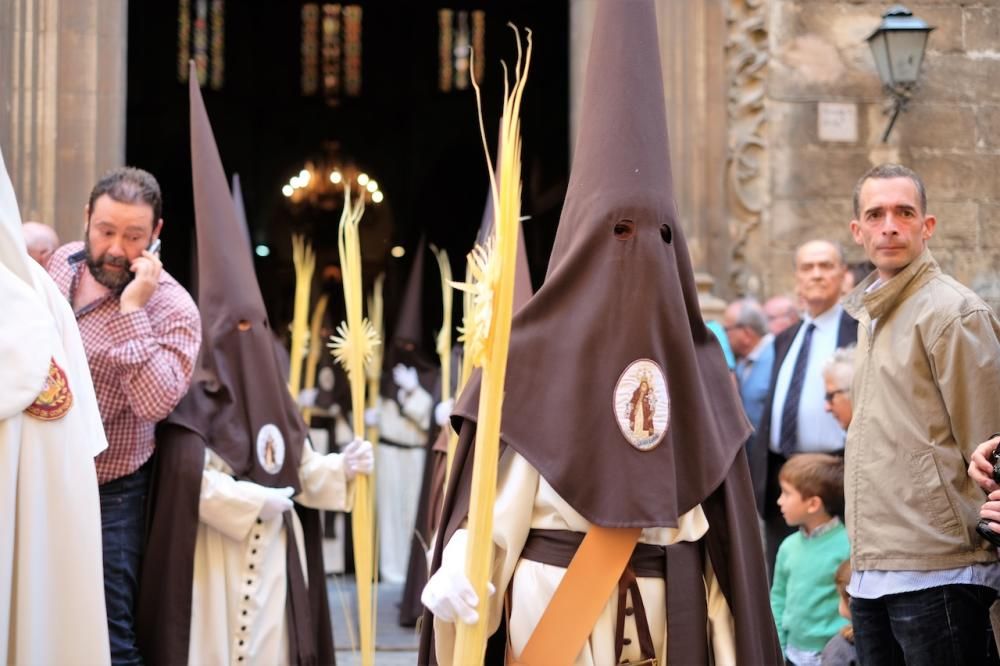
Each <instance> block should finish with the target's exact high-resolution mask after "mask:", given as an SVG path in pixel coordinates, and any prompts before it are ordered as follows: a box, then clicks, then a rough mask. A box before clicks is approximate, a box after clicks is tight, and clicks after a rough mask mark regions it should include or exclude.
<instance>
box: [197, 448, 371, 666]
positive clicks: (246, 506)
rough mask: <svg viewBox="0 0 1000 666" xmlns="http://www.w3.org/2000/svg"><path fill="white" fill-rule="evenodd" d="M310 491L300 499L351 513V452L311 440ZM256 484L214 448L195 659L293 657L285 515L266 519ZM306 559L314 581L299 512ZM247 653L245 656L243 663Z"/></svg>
mask: <svg viewBox="0 0 1000 666" xmlns="http://www.w3.org/2000/svg"><path fill="white" fill-rule="evenodd" d="M299 481H300V483H301V486H302V492H300V493H299V494H298V495H296V496H295V497H294V498H293V499H294V500H295V501H296V502H298V503H299V504H302V505H303V506H307V507H310V508H314V509H324V510H327V511H349V510H350V509H351V504H352V502H353V492H352V491H353V484H352V483H348V482H347V479H346V476H345V475H344V464H343V456H341V455H340V454H336V453H331V454H328V455H319V454H317V453H316V452H315V451H313V449H312V446H310V444H309V442H308V441H307V442H306V443H305V445H304V446H303V448H302V460H301V462H300V464H299ZM259 488H260V487H259V486H257V485H256V484H254V483H249V482H245V481H237V480H235V479H234V478H233V477H232V469H231V468H230V467H229V466H228V465H227V464H226V463H225V462H224V461H223V460H222V459H221V458H220V457H219V456H217V455H216V454H215V453H214V452H212V451H211V450H206V455H205V472H204V474H203V476H202V483H201V498H200V501H199V506H198V515H199V518H200V521H199V523H198V535H197V540H196V542H195V550H194V576H193V581H192V592H193V594H192V598H191V642H190V646H189V648H188V663H190V664H232V665H233V666H246V665H248V664H261V665H263V664H266V665H268V666H271V665H276V664H287V663H288V622H287V615H286V604H285V599H286V591H287V585H286V567H285V558H286V542H285V539H286V538H287V534H286V530H285V528H284V523H283V521H282V518H281V517H280V516H278V517H276V518H273V519H271V520H268V521H263V522H262V521H260V520H259V519H258V518H257V514H258V513H260V509H261V507H262V506H263V504H264V498H263V496H262V495H261V493H260V492H259ZM292 522H293V524H294V530H295V539H296V542H297V545H298V551H299V558H300V560H301V562H302V571H303V574H306V579H307V580H306V583H307V584H316V585H325V584H326V582H325V581H322V580H321V581H313V582H312V583H310V582H309V580H308V575H307V574H308V572H307V571H306V561H305V545H304V543H303V538H302V526H301V524H300V523H299V519H298V517H297V516H296V515H295V513H294V512H293V513H292ZM240 657H242V658H243V659H242V661H240Z"/></svg>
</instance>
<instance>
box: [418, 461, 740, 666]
mask: <svg viewBox="0 0 1000 666" xmlns="http://www.w3.org/2000/svg"><path fill="white" fill-rule="evenodd" d="M532 528H535V529H551V530H570V531H574V532H586V531H587V530H589V529H590V523H589V522H587V520H585V519H584V518H583V516H581V515H580V514H579V513H577V512H576V511H575V510H574V509H573V508H572V507H571V506H570V505H569V504H567V503H566V501H565V500H564V499H562V498H561V497H560V496H559V495H558V494H557V493H556V492H555V490H553V489H552V486H550V485H549V484H548V482H546V481H545V479H543V478H542V477H541V476H540V475H539V474H538V471H537V470H536V469H535V468H534V467H532V466H531V464H529V463H528V461H526V460H525V459H524V458H523V457H522V456H521V455H520V454H518V453H517V452H516V451H514V450H513V449H511V448H507V449H506V451H505V452H504V454H503V456H501V458H500V467H499V468H498V470H497V498H496V504H495V507H494V511H493V542H494V546H495V549H494V555H493V575H492V577H491V580H492V582H493V584H494V585H495V586H496V589H497V593H496V594H494V595H493V597H492V598H491V599H490V604H489V609H490V617H489V623H488V629H487V631H488V633H489V634H492V633H493V632H495V631H496V630H497V628H498V627H499V625H500V618H501V617H502V613H503V612H504V608H503V601H504V590H506V589H507V587H508V585H510V587H511V608H510V624H509V625H508V637H509V640H510V646H511V648H512V649H513V652H514V654H515V655H520V654H521V651H522V650H523V649H524V646H525V645H526V644H527V642H528V638H529V637H530V636H531V633H532V631H533V630H534V628H535V625H537V624H538V621H539V619H540V618H541V616H542V613H543V611H544V610H545V608H546V606H548V603H549V600H550V599H551V598H552V595H553V593H554V592H555V590H556V587H557V586H558V585H559V582H560V581H561V580H562V577H563V574H564V573H565V572H566V570H565V569H564V568H562V567H557V566H553V565H550V564H542V563H540V562H534V561H532V560H524V559H521V558H520V554H521V551H522V549H523V548H524V544H525V541H526V540H527V538H528V531H529V530H530V529H532ZM707 531H708V521H707V519H706V518H705V514H704V512H703V511H702V509H701V506H697V507H695V508H694V509H692V510H691V511H688V512H687V513H685V514H684V515H683V516H680V518H679V519H678V526H677V528H667V527H661V528H646V529H644V530H643V531H642V534H641V535H640V537H639V541H641V542H643V543H651V544H657V545H661V546H665V545H669V544H672V543H677V542H680V541H697V540H698V539H700V538H701V537H702V536H704V534H705V533H706V532H707ZM467 539H468V532H467V531H466V530H465V529H459V530H457V531H456V532H455V534H454V535H453V536H452V538H451V539H450V540H449V541H448V544H447V545H446V546H445V549H444V552H443V553H442V565H441V566H442V568H444V567H448V568H449V569H453V570H456V571H462V572H464V571H465V564H464V559H465V551H466V545H467ZM704 577H705V594H706V599H707V602H708V619H709V640H710V644H711V652H712V659H713V660H714V661H713V663H714V664H735V663H736V656H735V655H736V651H735V633H734V631H735V630H734V626H733V618H732V614H731V613H730V610H729V605H728V603H727V602H726V599H725V597H724V596H723V594H722V590H721V589H720V588H719V585H718V582H717V580H716V578H715V575H714V572H713V571H712V567H711V563H709V562H708V560H707V558H706V563H705V574H704ZM638 582H639V591H640V594H641V595H642V603H643V606H644V607H645V609H646V617H647V619H648V622H649V630H650V633H651V634H652V639H653V645H654V646H655V649H656V657H657V659H658V660H659V663H660V664H666V654H667V631H666V628H667V618H666V597H665V594H666V586H665V584H664V581H663V579H661V578H639V579H638ZM617 610H618V591H617V589H615V591H614V592H613V593H612V595H611V596H610V598H609V599H608V602H607V604H606V605H605V606H604V609H603V610H602V611H601V614H600V616H599V617H598V620H597V623H596V624H595V625H594V629H593V632H592V633H591V635H590V637H589V638H588V640H587V643H586V644H585V645H584V647H583V649H582V650H581V651H580V653H579V654H578V655H577V656H576V660H575V661H574V662H573V663H574V665H575V666H606V665H607V664H615V663H617V661H618V660H617V655H616V654H614V643H615V620H616V618H617ZM624 635H625V637H632V638H633V640H632V643H631V645H628V646H626V647H625V648H624V650H623V652H622V658H624V659H628V660H629V661H632V660H638V659H639V658H640V651H639V641H638V640H635V637H636V635H637V631H636V626H635V619H634V618H633V617H626V618H625V631H624ZM434 640H435V648H436V654H437V660H438V663H439V664H451V663H452V662H453V654H454V647H455V625H454V624H453V623H451V622H444V621H442V620H439V619H437V618H435V619H434Z"/></svg>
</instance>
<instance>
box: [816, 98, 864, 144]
mask: <svg viewBox="0 0 1000 666" xmlns="http://www.w3.org/2000/svg"><path fill="white" fill-rule="evenodd" d="M816 120H817V127H818V133H819V140H820V141H836V142H840V143H854V142H856V141H857V140H858V105H857V104H853V103H850V102H819V103H818V104H817V105H816Z"/></svg>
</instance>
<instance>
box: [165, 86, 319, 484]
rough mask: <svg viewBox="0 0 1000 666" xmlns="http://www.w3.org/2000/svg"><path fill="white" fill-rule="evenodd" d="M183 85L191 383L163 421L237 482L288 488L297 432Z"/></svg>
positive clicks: (204, 123) (209, 137)
mask: <svg viewBox="0 0 1000 666" xmlns="http://www.w3.org/2000/svg"><path fill="white" fill-rule="evenodd" d="M189 89H190V97H191V175H192V180H193V183H194V207H195V223H196V228H197V234H198V278H199V279H198V307H199V309H200V311H201V318H202V331H203V334H202V336H203V337H202V346H201V354H200V356H199V359H198V369H197V371H196V374H195V381H194V382H193V383H192V385H191V390H190V391H189V392H188V395H187V396H186V397H185V399H184V401H183V402H182V404H181V405H180V406H179V407H178V409H177V410H176V412H175V414H174V415H173V416H171V420H172V421H173V422H175V423H179V424H181V425H184V426H186V427H188V428H190V429H192V430H194V431H196V432H199V433H200V434H202V435H203V436H204V437H205V439H206V440H207V442H208V445H209V446H210V447H211V448H212V449H213V450H214V451H215V452H216V453H218V454H219V455H220V456H221V457H222V458H223V459H225V460H226V462H227V463H228V464H229V465H230V466H231V467H232V468H233V470H234V472H235V474H236V475H237V476H238V477H244V478H249V479H251V480H253V481H254V482H256V483H259V484H262V485H268V486H292V487H294V488H295V489H296V492H297V491H298V489H299V481H298V466H299V460H300V457H301V452H302V444H303V442H304V441H305V437H306V427H305V424H304V423H303V421H302V418H301V416H300V415H299V412H298V409H297V407H296V405H295V403H294V401H293V400H292V398H291V395H290V394H289V392H288V387H287V385H286V383H285V379H284V377H283V375H282V371H281V365H280V362H279V360H278V357H277V354H276V349H275V340H274V335H273V333H272V331H271V327H270V323H269V322H268V318H267V311H266V309H265V307H264V299H263V297H262V296H261V292H260V286H259V285H258V283H257V277H256V274H255V272H254V267H253V259H252V256H253V255H252V250H251V247H250V241H249V233H248V230H247V227H246V224H245V222H243V221H241V220H240V219H239V214H238V212H237V207H236V205H235V204H234V198H233V195H232V194H231V193H230V192H229V188H228V187H227V182H226V174H225V171H224V170H223V168H222V160H221V159H220V157H219V151H218V148H217V147H216V143H215V137H214V135H213V133H212V127H211V125H210V123H209V120H208V114H207V112H206V111H205V104H204V101H203V100H202V97H201V90H200V89H199V88H198V85H197V78H196V77H194V76H192V77H191V83H190V86H189Z"/></svg>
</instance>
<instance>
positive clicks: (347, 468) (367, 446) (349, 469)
mask: <svg viewBox="0 0 1000 666" xmlns="http://www.w3.org/2000/svg"><path fill="white" fill-rule="evenodd" d="M343 456H344V476H346V477H347V480H348V481H350V480H351V479H353V478H354V477H355V476H357V475H358V474H371V473H372V468H374V467H375V452H374V451H373V450H372V443H371V442H366V441H362V440H360V439H355V440H354V441H352V442H351V443H350V444H348V445H347V446H345V447H344V453H343Z"/></svg>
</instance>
